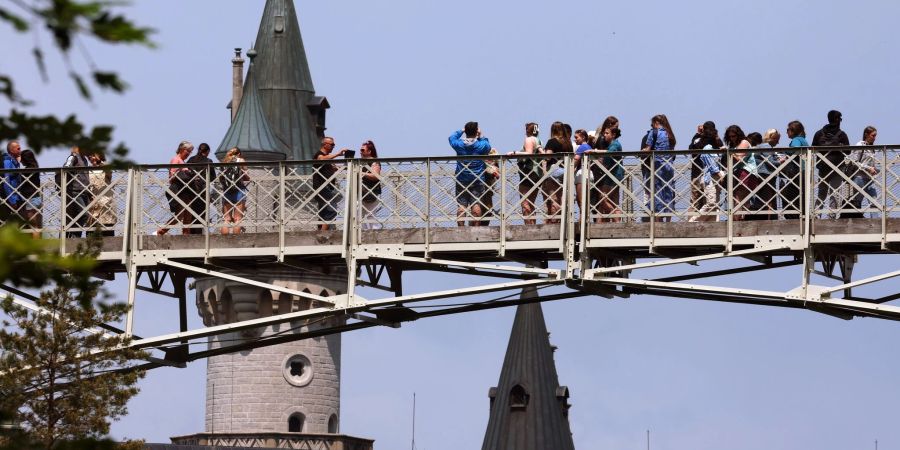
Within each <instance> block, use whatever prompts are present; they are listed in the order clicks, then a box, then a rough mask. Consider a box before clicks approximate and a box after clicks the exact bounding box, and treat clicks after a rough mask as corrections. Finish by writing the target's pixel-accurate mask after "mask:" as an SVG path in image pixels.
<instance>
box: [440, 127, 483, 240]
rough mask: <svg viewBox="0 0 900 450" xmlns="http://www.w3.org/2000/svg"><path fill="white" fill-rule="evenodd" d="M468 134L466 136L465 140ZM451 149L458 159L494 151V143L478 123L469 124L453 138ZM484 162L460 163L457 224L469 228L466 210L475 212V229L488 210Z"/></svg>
mask: <svg viewBox="0 0 900 450" xmlns="http://www.w3.org/2000/svg"><path fill="white" fill-rule="evenodd" d="M464 135H465V137H463V136H464ZM450 146H451V147H453V150H455V151H456V154H457V155H458V156H473V155H475V156H482V155H487V154H488V153H489V152H490V151H491V143H490V142H489V141H488V139H487V138H486V137H481V129H479V128H478V122H469V123H467V124H466V126H465V127H464V128H463V129H462V130H458V131H456V132H454V133H453V134H451V135H450ZM484 169H485V162H484V159H460V160H457V161H456V201H457V202H458V203H459V207H458V208H457V209H456V217H457V221H456V224H457V225H458V226H465V224H466V220H465V216H466V210H467V209H471V213H472V217H473V218H474V219H475V220H473V221H471V222H470V224H471V225H472V226H479V225H480V221H479V219H480V218H481V216H482V214H483V213H484V209H483V208H482V206H481V205H482V197H483V196H484V195H485V191H486V190H487V189H486V185H485V183H484Z"/></svg>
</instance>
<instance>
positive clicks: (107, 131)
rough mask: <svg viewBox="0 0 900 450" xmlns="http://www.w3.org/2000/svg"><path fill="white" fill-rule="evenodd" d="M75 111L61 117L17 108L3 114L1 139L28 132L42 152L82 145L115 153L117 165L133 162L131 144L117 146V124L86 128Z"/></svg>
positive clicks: (84, 148)
mask: <svg viewBox="0 0 900 450" xmlns="http://www.w3.org/2000/svg"><path fill="white" fill-rule="evenodd" d="M85 128H86V127H85V126H84V124H82V123H81V122H79V121H78V119H77V118H76V117H75V115H74V114H73V115H70V116H68V117H66V118H65V119H62V120H61V119H59V118H58V117H57V116H54V115H46V116H32V115H29V114H28V113H26V112H23V111H18V110H16V109H13V110H12V111H10V113H9V115H8V116H6V117H4V116H0V141H8V140H12V139H18V138H19V137H22V136H24V137H25V138H26V139H27V140H28V145H29V146H30V148H32V149H34V151H36V152H40V151H41V150H43V149H45V148H54V147H69V146H72V145H78V146H79V147H81V149H82V151H84V152H85V153H87V154H92V153H102V154H104V155H111V156H112V158H110V159H111V161H110V162H111V163H113V164H117V167H124V166H128V165H131V164H133V162H132V161H131V160H129V159H127V157H126V156H127V154H128V147H126V146H125V144H123V143H118V144H116V145H115V146H113V142H112V141H113V127H112V126H110V125H98V126H96V127H93V128H91V129H90V130H86V129H85Z"/></svg>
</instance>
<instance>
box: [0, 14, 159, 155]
mask: <svg viewBox="0 0 900 450" xmlns="http://www.w3.org/2000/svg"><path fill="white" fill-rule="evenodd" d="M8 3H11V4H13V5H15V6H16V7H18V8H20V9H21V10H22V11H24V13H25V16H29V17H28V19H30V20H32V21H33V22H37V23H41V24H43V25H44V27H43V28H41V27H36V28H37V29H38V30H40V29H44V30H46V31H47V32H49V33H50V35H51V36H52V42H53V43H54V44H55V46H56V47H57V48H58V49H59V50H60V51H61V52H62V55H63V59H64V61H65V63H66V66H67V67H68V76H69V78H70V79H71V80H72V82H73V84H74V86H75V89H76V90H77V92H78V93H79V95H81V97H82V98H83V99H85V100H86V101H89V102H90V101H92V100H93V99H94V92H93V88H99V89H100V90H103V91H109V92H113V93H116V94H121V93H123V92H125V91H126V90H127V89H128V84H127V83H126V82H125V81H124V80H122V79H121V78H119V75H118V74H117V73H116V72H115V71H112V70H104V69H100V68H98V67H97V66H96V64H95V63H94V61H93V59H91V57H90V55H89V53H88V47H87V45H85V38H93V39H95V40H96V41H99V42H101V43H103V44H110V45H119V44H124V45H140V46H144V47H147V48H154V47H155V44H154V43H153V41H152V40H151V36H152V34H153V33H154V30H153V29H151V28H147V27H142V26H138V25H136V24H135V23H134V22H133V21H131V20H130V19H128V18H127V17H126V16H125V15H123V14H121V13H120V12H119V11H118V10H119V9H121V7H123V6H127V5H128V4H129V3H130V2H127V1H111V0H88V1H79V0H31V1H28V2H24V1H13V2H8ZM19 14H20V13H19V12H15V13H14V12H12V11H10V10H9V8H6V7H0V21H5V22H7V23H9V24H11V25H12V26H13V29H14V30H15V31H17V32H19V33H23V32H26V31H29V30H31V29H32V26H31V24H30V23H29V21H28V20H26V17H23V16H21V15H19ZM76 45H77V46H78V48H79V50H80V51H79V52H78V53H79V54H82V55H83V57H84V58H85V59H86V60H87V63H88V66H89V67H90V69H89V72H88V73H83V72H80V71H78V70H76V69H75V68H74V67H75V65H74V64H72V63H71V62H70V61H69V58H70V55H71V53H72V48H73V47H74V46H76ZM31 53H32V56H33V58H34V61H35V64H36V66H37V70H38V73H39V74H40V76H41V78H43V80H44V81H45V82H47V81H49V78H50V77H49V73H48V69H47V64H46V61H45V53H44V50H43V49H42V48H41V47H40V46H37V47H35V48H34V49H32V51H31ZM0 97H3V98H6V99H7V100H9V101H10V103H12V104H13V105H14V106H17V107H20V108H26V107H29V106H31V105H32V103H31V102H29V101H28V100H25V99H24V98H23V97H22V96H21V95H20V94H19V93H18V92H17V91H16V90H15V89H14V82H13V79H12V78H11V77H9V76H6V75H3V74H0ZM20 138H24V139H25V141H26V142H27V145H28V146H29V147H30V148H32V149H34V150H35V151H41V150H43V149H45V148H52V147H62V148H68V147H70V146H72V145H80V146H81V147H82V149H84V150H87V151H88V152H91V153H94V152H102V153H105V154H112V155H115V156H116V159H114V160H113V161H111V162H112V163H113V164H118V165H119V166H121V165H127V164H130V163H131V161H128V160H127V159H125V154H126V153H127V151H128V148H127V147H126V146H125V145H124V144H117V145H115V147H113V146H112V144H111V141H112V127H108V126H98V127H94V128H93V129H92V130H91V131H90V132H85V127H84V126H83V125H82V124H81V123H80V122H79V121H78V120H77V119H76V117H75V116H74V115H70V116H68V117H66V118H64V119H63V118H61V116H55V115H48V116H32V115H30V114H28V113H27V112H21V111H17V110H16V109H13V110H12V111H10V113H9V114H8V115H6V116H3V115H0V140H4V139H6V140H9V139H20ZM110 152H111V153H110Z"/></svg>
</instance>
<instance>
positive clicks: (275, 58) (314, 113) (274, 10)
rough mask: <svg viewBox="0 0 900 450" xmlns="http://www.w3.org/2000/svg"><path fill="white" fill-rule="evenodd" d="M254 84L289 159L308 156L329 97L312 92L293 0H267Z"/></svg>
mask: <svg viewBox="0 0 900 450" xmlns="http://www.w3.org/2000/svg"><path fill="white" fill-rule="evenodd" d="M256 51H257V52H259V57H258V58H257V62H256V70H257V73H256V76H257V80H256V83H257V88H258V89H259V98H260V103H261V105H262V109H263V111H264V112H265V114H266V117H267V118H268V119H269V123H270V124H271V126H272V131H273V132H274V133H275V136H277V137H278V139H280V140H281V141H282V142H284V144H285V145H286V146H287V147H288V151H287V158H289V159H312V157H313V154H315V152H316V151H317V150H318V149H319V147H320V142H321V135H322V133H323V132H324V130H325V109H327V108H328V102H327V100H325V99H324V98H321V97H316V95H315V88H314V87H313V82H312V76H311V75H310V71H309V63H308V62H307V60H306V50H305V49H304V48H303V38H302V37H301V35H300V23H299V21H298V20H297V12H296V10H295V9H294V2H293V0H266V6H265V9H264V10H263V16H262V20H261V21H260V24H259V32H258V34H257V36H256Z"/></svg>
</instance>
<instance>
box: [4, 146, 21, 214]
mask: <svg viewBox="0 0 900 450" xmlns="http://www.w3.org/2000/svg"><path fill="white" fill-rule="evenodd" d="M21 154H22V147H21V146H20V145H19V142H18V141H10V142H9V143H8V144H6V153H5V154H4V155H3V168H4V169H18V168H19V167H21V166H20V165H19V156H20V155H21ZM21 183H22V174H20V173H16V172H6V173H4V174H3V176H2V177H0V187H2V188H0V194H2V195H3V201H2V208H0V220H3V221H6V220H9V219H10V218H12V217H15V213H16V212H17V211H18V210H19V208H20V207H21V206H22V196H20V195H19V193H18V189H19V184H21Z"/></svg>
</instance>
